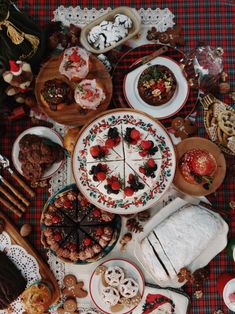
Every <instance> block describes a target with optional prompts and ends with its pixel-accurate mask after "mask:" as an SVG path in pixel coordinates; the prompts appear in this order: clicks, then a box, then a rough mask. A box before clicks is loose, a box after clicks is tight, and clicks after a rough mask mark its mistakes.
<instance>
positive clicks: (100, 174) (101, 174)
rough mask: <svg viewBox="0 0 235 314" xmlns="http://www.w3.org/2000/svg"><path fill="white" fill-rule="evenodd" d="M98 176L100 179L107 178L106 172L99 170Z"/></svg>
mask: <svg viewBox="0 0 235 314" xmlns="http://www.w3.org/2000/svg"><path fill="white" fill-rule="evenodd" d="M96 178H97V180H98V181H104V180H105V179H106V174H105V172H98V173H97V174H96Z"/></svg>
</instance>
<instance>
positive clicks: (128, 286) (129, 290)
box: [118, 278, 139, 299]
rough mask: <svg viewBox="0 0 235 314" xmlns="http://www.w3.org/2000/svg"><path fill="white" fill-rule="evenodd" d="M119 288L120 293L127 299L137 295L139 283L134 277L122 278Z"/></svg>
mask: <svg viewBox="0 0 235 314" xmlns="http://www.w3.org/2000/svg"><path fill="white" fill-rule="evenodd" d="M118 288H119V292H120V294H121V295H122V296H123V297H124V298H127V299H130V298H133V297H135V296H136V295H137V293H138V291H139V285H138V283H137V282H136V281H135V280H134V279H132V278H125V279H124V280H122V282H121V283H120V286H119V287H118Z"/></svg>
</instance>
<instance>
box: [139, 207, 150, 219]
mask: <svg viewBox="0 0 235 314" xmlns="http://www.w3.org/2000/svg"><path fill="white" fill-rule="evenodd" d="M137 218H138V219H139V221H147V220H148V219H149V218H150V211H149V210H148V209H146V210H144V211H143V212H140V213H138V214H137Z"/></svg>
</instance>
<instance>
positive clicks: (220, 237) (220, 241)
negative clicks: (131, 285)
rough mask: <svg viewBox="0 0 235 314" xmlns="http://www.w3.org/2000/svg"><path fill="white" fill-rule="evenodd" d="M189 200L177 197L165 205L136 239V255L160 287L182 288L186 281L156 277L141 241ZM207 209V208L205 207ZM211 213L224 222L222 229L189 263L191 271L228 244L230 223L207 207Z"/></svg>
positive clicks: (205, 262)
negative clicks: (144, 258)
mask: <svg viewBox="0 0 235 314" xmlns="http://www.w3.org/2000/svg"><path fill="white" fill-rule="evenodd" d="M186 204H187V202H186V201H184V200H182V199H180V198H176V199H175V200H173V201H172V202H171V203H170V204H168V205H167V206H165V207H163V208H162V209H161V210H160V211H159V212H158V213H157V214H156V215H155V216H153V218H152V219H151V220H149V221H148V222H147V223H146V225H145V226H144V230H143V232H142V233H141V234H140V235H139V236H138V239H137V241H135V248H134V252H135V256H136V258H137V259H138V261H139V262H140V263H141V265H142V266H143V268H144V269H145V270H146V271H147V272H148V274H149V275H150V276H151V277H152V278H153V280H155V282H156V284H158V285H159V286H160V287H172V288H180V287H182V286H183V285H184V284H185V283H186V281H184V282H181V283H180V282H178V278H177V276H176V277H175V279H172V280H168V281H159V280H158V278H155V277H154V274H152V272H151V270H150V269H149V267H148V265H147V264H146V263H145V262H144V260H143V258H142V255H141V251H142V250H141V245H140V243H141V241H142V240H143V239H144V238H145V237H146V236H147V235H148V234H149V233H150V232H151V231H152V230H153V229H154V228H155V227H156V226H157V225H158V224H160V223H161V222H162V221H163V220H164V219H166V218H167V217H168V216H170V215H171V214H172V213H174V212H175V211H177V210H178V209H180V208H181V207H183V206H184V205H186ZM205 209H206V208H205ZM207 210H208V211H209V212H210V213H212V214H213V215H214V216H216V217H217V218H218V219H219V220H220V221H221V224H222V230H221V232H220V233H218V234H217V237H216V238H214V240H213V241H211V242H210V245H209V246H208V247H207V248H206V249H205V250H204V251H203V252H202V253H201V255H200V256H198V258H196V259H195V260H194V261H193V262H192V263H191V264H190V265H188V267H187V268H188V269H189V270H190V271H191V272H194V271H195V270H197V269H199V268H202V267H205V266H206V265H207V264H208V263H209V262H210V261H211V260H212V259H213V258H214V257H215V256H216V255H217V254H218V253H220V252H221V251H222V250H223V249H224V248H225V247H226V246H227V234H228V225H227V223H226V222H225V221H224V220H223V219H222V217H221V216H220V215H219V214H217V213H215V212H213V211H211V210H209V209H207Z"/></svg>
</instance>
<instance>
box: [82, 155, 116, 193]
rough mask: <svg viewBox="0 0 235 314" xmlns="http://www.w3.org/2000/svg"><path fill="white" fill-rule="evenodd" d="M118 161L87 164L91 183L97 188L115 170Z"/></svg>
mask: <svg viewBox="0 0 235 314" xmlns="http://www.w3.org/2000/svg"><path fill="white" fill-rule="evenodd" d="M116 163H119V161H117V162H115V161H110V162H99V163H88V164H87V171H88V173H89V175H90V177H91V180H92V183H93V184H94V186H95V187H98V186H99V185H100V184H101V183H102V182H103V181H106V180H107V178H108V177H110V176H111V174H112V172H113V171H114V170H115V169H116V168H117V164H116Z"/></svg>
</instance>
